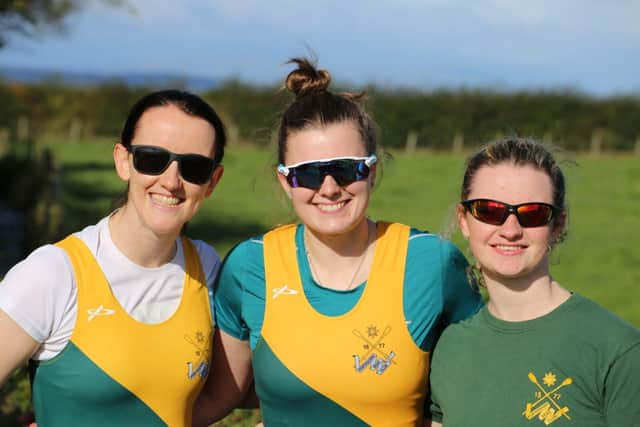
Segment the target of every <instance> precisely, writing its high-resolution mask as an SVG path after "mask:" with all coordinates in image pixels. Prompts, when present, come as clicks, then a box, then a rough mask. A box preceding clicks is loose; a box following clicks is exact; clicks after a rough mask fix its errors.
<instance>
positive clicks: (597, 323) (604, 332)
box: [570, 293, 640, 351]
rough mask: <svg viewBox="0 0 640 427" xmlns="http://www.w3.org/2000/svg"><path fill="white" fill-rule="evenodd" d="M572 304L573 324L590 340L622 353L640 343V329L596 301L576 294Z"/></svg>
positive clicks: (573, 296)
mask: <svg viewBox="0 0 640 427" xmlns="http://www.w3.org/2000/svg"><path fill="white" fill-rule="evenodd" d="M570 304H571V305H572V308H573V310H572V311H570V312H571V316H572V317H573V318H574V320H573V322H571V323H572V324H573V325H574V326H576V328H577V329H578V330H580V331H582V333H583V334H588V335H590V337H589V339H590V340H593V341H595V342H598V341H599V342H601V344H602V345H603V346H606V347H610V348H611V347H617V348H618V349H619V350H620V351H624V350H625V348H630V347H632V346H635V345H637V344H639V343H640V329H638V328H636V327H635V326H633V325H632V324H631V323H629V322H627V321H626V320H624V319H622V318H621V317H619V316H617V315H616V314H614V313H613V312H611V311H610V310H608V309H606V308H604V307H603V306H601V305H600V304H598V303H596V302H595V301H593V300H591V299H589V298H586V297H583V296H582V295H579V294H576V293H574V294H573V295H572V297H571V300H570ZM585 326H587V327H585ZM593 341H592V342H593Z"/></svg>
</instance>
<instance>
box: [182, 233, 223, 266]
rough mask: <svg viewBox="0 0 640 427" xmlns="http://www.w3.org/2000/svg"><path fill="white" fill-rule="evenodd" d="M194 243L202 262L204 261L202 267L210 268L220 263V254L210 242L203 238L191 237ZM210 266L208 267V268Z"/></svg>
mask: <svg viewBox="0 0 640 427" xmlns="http://www.w3.org/2000/svg"><path fill="white" fill-rule="evenodd" d="M189 240H190V241H191V243H192V244H193V247H194V248H195V249H196V251H197V252H198V255H199V257H200V262H201V263H202V268H203V269H205V270H207V269H208V268H211V267H214V266H216V265H217V264H220V255H218V252H217V251H216V250H215V248H214V247H213V246H211V245H210V244H208V243H207V242H205V241H203V240H194V239H189ZM207 267H208V268H207Z"/></svg>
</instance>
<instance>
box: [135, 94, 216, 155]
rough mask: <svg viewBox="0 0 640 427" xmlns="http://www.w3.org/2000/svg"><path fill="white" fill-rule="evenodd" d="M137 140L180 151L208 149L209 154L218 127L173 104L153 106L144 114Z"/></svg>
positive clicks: (137, 127)
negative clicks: (215, 128) (215, 127)
mask: <svg viewBox="0 0 640 427" xmlns="http://www.w3.org/2000/svg"><path fill="white" fill-rule="evenodd" d="M134 141H135V142H136V143H138V144H145V145H159V146H163V147H165V148H168V149H170V150H174V151H176V152H187V151H191V152H198V153H199V152H201V151H203V150H204V151H205V152H206V153H208V152H209V151H210V150H212V149H213V144H214V141H215V130H214V128H213V126H212V125H211V124H210V123H209V122H208V121H206V120H205V119H203V118H200V117H197V116H192V115H189V114H187V113H185V112H184V111H182V110H181V109H180V108H178V107H176V106H175V105H172V104H169V105H163V106H159V107H152V108H149V109H148V110H147V111H145V112H144V113H143V114H142V116H140V119H139V120H138V123H137V124H136V131H135V135H134Z"/></svg>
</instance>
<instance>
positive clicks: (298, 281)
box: [194, 59, 481, 427]
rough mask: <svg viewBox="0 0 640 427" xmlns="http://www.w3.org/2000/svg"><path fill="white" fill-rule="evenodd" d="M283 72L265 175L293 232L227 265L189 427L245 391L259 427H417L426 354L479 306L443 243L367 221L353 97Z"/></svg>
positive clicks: (299, 71) (269, 237)
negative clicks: (269, 174) (210, 353)
mask: <svg viewBox="0 0 640 427" xmlns="http://www.w3.org/2000/svg"><path fill="white" fill-rule="evenodd" d="M291 62H292V63H294V64H296V65H297V68H296V69H295V70H294V71H292V72H291V73H290V74H289V76H288V77H287V79H286V87H287V88H288V89H289V90H290V91H291V92H293V94H294V95H295V97H296V98H295V101H293V102H292V103H291V104H290V106H289V107H288V109H287V110H286V111H285V112H284V115H283V117H282V120H281V123H280V128H279V132H278V163H279V164H278V166H277V170H276V174H277V178H278V181H279V183H280V185H281V186H282V189H283V190H284V192H285V194H286V195H287V196H288V197H289V199H290V200H291V203H292V205H293V208H294V210H295V212H296V214H297V216H298V218H299V219H300V223H299V224H291V225H286V226H283V227H278V228H276V229H275V230H272V231H270V232H268V233H266V234H265V235H263V236H259V237H256V238H253V239H249V240H247V241H245V242H243V243H240V244H239V245H238V246H236V247H235V248H234V249H233V250H232V251H231V253H230V254H229V255H228V257H227V258H226V260H225V262H224V264H223V267H222V271H221V274H220V278H219V281H218V286H217V288H216V324H217V327H218V328H219V337H216V339H215V340H214V354H216V355H218V354H224V355H225V356H226V357H225V358H217V356H216V358H214V368H213V371H212V375H211V376H210V379H209V381H208V384H207V386H205V390H203V394H202V401H201V402H200V403H202V405H199V408H200V409H208V410H209V411H208V413H204V412H203V413H200V414H199V413H198V412H196V415H194V419H195V420H196V425H204V424H206V423H207V422H210V421H212V420H214V419H216V418H219V417H220V416H221V415H223V413H224V409H225V408H220V406H221V404H222V403H223V400H224V399H226V400H227V405H226V409H229V408H231V407H233V406H234V405H235V402H236V401H237V399H238V397H239V396H240V395H242V394H243V392H244V390H246V389H247V387H249V384H250V383H251V380H252V379H253V380H254V381H255V388H256V392H257V395H258V398H259V399H260V405H261V410H262V415H263V420H264V424H265V425H266V426H267V427H268V426H270V425H280V426H303V425H304V426H326V425H335V426H364V425H393V426H415V425H422V424H423V422H424V418H423V413H424V410H423V405H424V399H425V395H426V394H427V375H428V372H429V355H430V352H431V351H432V349H433V346H434V345H435V342H436V340H437V339H438V337H439V335H440V332H441V330H442V329H443V328H444V327H445V326H446V325H447V324H449V323H451V322H456V321H458V320H460V319H463V318H466V317H468V316H469V315H471V314H472V313H474V312H475V311H477V310H478V309H479V307H480V305H481V299H480V297H479V294H478V293H476V292H474V291H473V290H472V289H471V287H470V286H469V285H468V283H467V280H466V275H465V266H466V265H467V263H466V260H465V259H464V257H463V256H462V254H461V253H460V252H459V251H458V250H457V249H456V248H455V247H454V246H453V245H452V244H451V243H450V242H448V241H446V240H443V239H442V238H441V237H439V236H437V235H434V234H430V233H426V232H422V231H419V230H416V229H413V228H410V227H408V226H405V225H402V224H396V223H386V222H383V221H378V222H374V221H372V220H370V219H369V218H367V207H368V205H369V198H370V196H371V192H372V189H373V186H374V181H375V179H376V172H377V168H378V167H379V163H378V157H377V156H376V154H377V146H376V136H375V131H374V124H373V122H372V120H371V119H370V118H369V116H368V115H367V114H366V113H365V112H364V111H363V109H362V107H361V105H360V103H359V101H360V97H359V96H356V95H353V94H344V93H342V94H336V93H333V92H331V91H329V90H328V85H329V81H330V77H329V74H328V73H327V72H326V71H324V70H318V69H316V68H315V67H314V66H313V65H312V64H311V63H310V62H309V61H307V60H305V59H294V60H292V61H291ZM218 338H219V339H218ZM220 365H221V366H222V367H221V368H220V372H221V373H220V374H218V369H217V368H216V366H220ZM252 365H253V366H252ZM227 366H230V368H231V369H230V371H229V373H228V374H227V375H226V377H225V375H224V373H225V372H227V370H226V367H227ZM252 367H253V369H252ZM207 401H208V402H210V403H207ZM220 409H222V412H220Z"/></svg>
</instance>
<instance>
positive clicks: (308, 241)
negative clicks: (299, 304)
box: [304, 219, 375, 290]
mask: <svg viewBox="0 0 640 427" xmlns="http://www.w3.org/2000/svg"><path fill="white" fill-rule="evenodd" d="M304 240H305V247H306V251H307V259H308V262H309V267H310V269H311V273H312V275H313V276H314V278H315V280H316V282H318V283H319V284H321V285H322V286H324V287H327V288H331V289H337V290H348V289H351V288H353V287H355V286H357V285H358V284H360V283H362V282H363V281H364V280H366V278H367V276H368V274H369V270H370V268H371V262H372V260H373V250H371V248H372V247H373V246H374V245H373V243H374V242H375V224H374V223H370V222H369V221H368V220H367V219H365V220H363V221H362V223H361V224H359V225H358V226H357V227H356V228H355V229H354V230H352V231H351V232H349V233H345V234H344V235H339V236H325V235H320V234H318V233H315V232H314V231H313V230H310V229H309V228H307V227H305V229H304Z"/></svg>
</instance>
